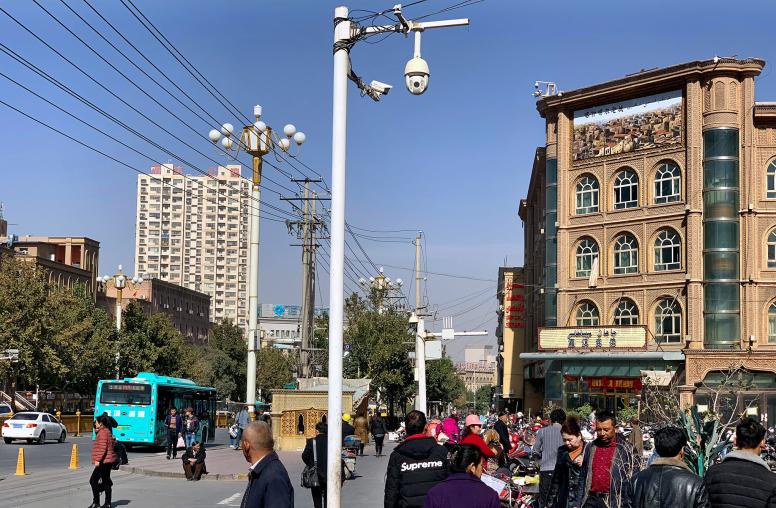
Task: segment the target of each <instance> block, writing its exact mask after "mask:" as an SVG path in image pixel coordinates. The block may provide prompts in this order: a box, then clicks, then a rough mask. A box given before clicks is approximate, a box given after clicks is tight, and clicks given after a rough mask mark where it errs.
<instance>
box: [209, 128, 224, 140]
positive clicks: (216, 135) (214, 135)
mask: <svg viewBox="0 0 776 508" xmlns="http://www.w3.org/2000/svg"><path fill="white" fill-rule="evenodd" d="M207 136H208V137H209V138H210V141H212V142H213V143H218V140H219V139H221V133H220V132H218V129H213V130H212V131H210V132H209V133H208V135H207Z"/></svg>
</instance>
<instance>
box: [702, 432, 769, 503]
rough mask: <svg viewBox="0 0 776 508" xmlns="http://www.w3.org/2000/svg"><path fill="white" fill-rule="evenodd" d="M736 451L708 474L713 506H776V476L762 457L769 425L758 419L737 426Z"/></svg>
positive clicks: (708, 488)
mask: <svg viewBox="0 0 776 508" xmlns="http://www.w3.org/2000/svg"><path fill="white" fill-rule="evenodd" d="M735 445H736V450H734V451H732V452H730V453H728V454H727V455H726V456H725V458H724V459H722V463H721V464H717V465H716V466H712V467H711V468H709V471H708V472H707V473H706V476H705V477H704V482H705V483H706V490H708V492H709V501H710V502H711V506H712V507H713V508H718V507H724V508H737V507H741V508H774V507H776V475H774V474H773V473H772V472H771V470H770V468H769V467H768V464H767V463H766V462H765V461H764V460H763V459H761V458H760V453H761V452H762V449H763V447H764V446H765V427H763V426H762V425H761V424H760V422H758V421H757V420H755V419H754V418H750V417H747V418H743V419H741V421H740V422H739V423H738V425H736V439H735Z"/></svg>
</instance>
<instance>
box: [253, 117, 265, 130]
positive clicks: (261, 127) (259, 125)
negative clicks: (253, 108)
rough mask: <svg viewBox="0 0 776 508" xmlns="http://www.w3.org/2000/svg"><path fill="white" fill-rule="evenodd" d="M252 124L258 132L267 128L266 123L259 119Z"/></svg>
mask: <svg viewBox="0 0 776 508" xmlns="http://www.w3.org/2000/svg"><path fill="white" fill-rule="evenodd" d="M253 126H254V127H256V130H257V131H259V132H264V131H265V130H267V124H266V123H264V122H262V121H261V120H259V121H257V122H256V123H254V124H253Z"/></svg>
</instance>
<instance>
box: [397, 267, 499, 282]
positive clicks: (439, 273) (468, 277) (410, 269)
mask: <svg viewBox="0 0 776 508" xmlns="http://www.w3.org/2000/svg"><path fill="white" fill-rule="evenodd" d="M382 266H385V267H388V268H397V269H399V270H407V271H409V272H414V271H415V269H414V268H407V267H406V266H396V265H386V264H382ZM421 273H424V274H427V275H439V276H440V277H450V278H453V279H464V280H474V281H479V282H497V281H496V280H495V279H483V278H481V277H472V276H469V275H456V274H452V273H441V272H430V271H427V270H424V271H422V272H421Z"/></svg>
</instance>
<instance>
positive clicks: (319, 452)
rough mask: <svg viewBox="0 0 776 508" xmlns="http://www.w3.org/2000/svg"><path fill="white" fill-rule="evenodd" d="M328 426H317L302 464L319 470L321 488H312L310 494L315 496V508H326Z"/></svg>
mask: <svg viewBox="0 0 776 508" xmlns="http://www.w3.org/2000/svg"><path fill="white" fill-rule="evenodd" d="M327 432H328V425H326V424H325V423H323V422H318V423H316V424H315V438H310V439H308V440H307V442H306V443H305V446H304V451H302V462H304V463H305V465H306V466H312V465H315V467H316V468H317V469H318V479H319V481H320V486H318V487H312V488H311V489H310V492H311V494H312V496H313V506H314V508H322V507H324V506H326V478H327V476H326V454H327V453H328V450H329V446H328V443H327V441H326V440H327ZM313 443H314V445H315V453H313Z"/></svg>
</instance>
